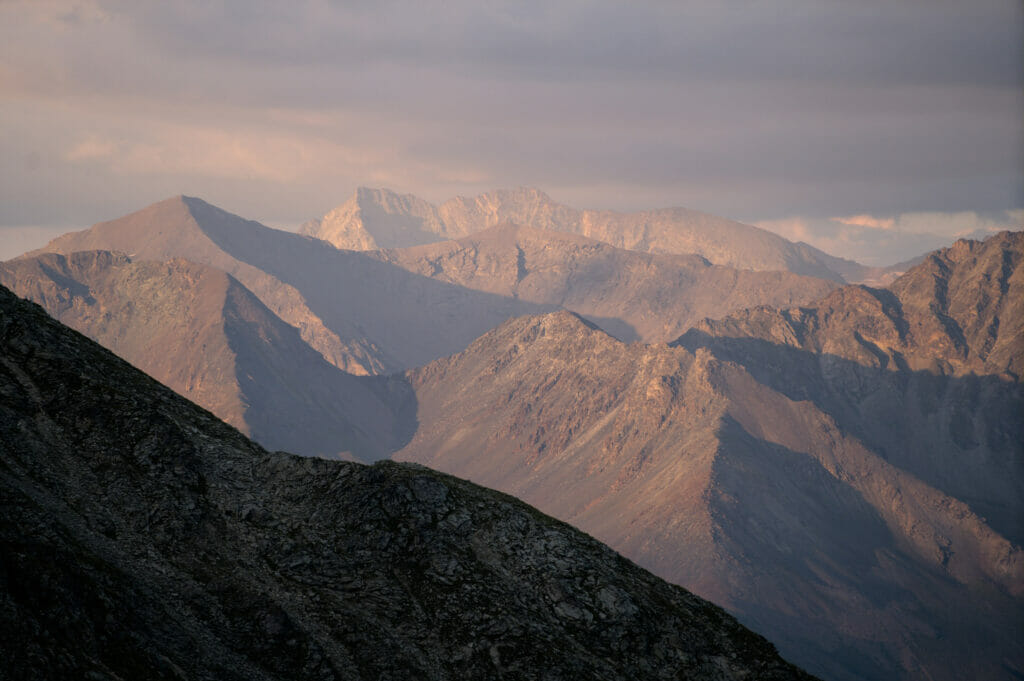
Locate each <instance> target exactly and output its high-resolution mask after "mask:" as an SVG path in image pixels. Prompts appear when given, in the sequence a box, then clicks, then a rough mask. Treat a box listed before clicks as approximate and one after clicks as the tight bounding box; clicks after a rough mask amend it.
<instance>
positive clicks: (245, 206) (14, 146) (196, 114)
mask: <svg viewBox="0 0 1024 681" xmlns="http://www.w3.org/2000/svg"><path fill="white" fill-rule="evenodd" d="M938 6H939V7H941V11H940V10H937V9H936V5H935V4H934V3H931V4H929V3H921V2H916V1H914V0H898V1H896V2H881V1H880V0H877V1H876V0H865V2H858V3H852V2H824V3H821V2H810V0H805V1H798V0H783V1H782V2H781V3H735V2H727V3H721V2H710V1H709V0H697V1H696V2H687V3H666V2H660V1H653V0H652V1H650V2H637V3H629V4H628V5H627V4H621V3H611V2H606V1H602V0H598V1H591V2H583V1H582V0H578V1H574V0H569V1H567V2H559V3H542V2H539V1H533V0H528V1H527V2H515V3H513V2H500V1H499V2H487V3H479V2H468V0H459V1H455V2H451V3H446V4H445V5H444V6H443V7H441V8H439V7H438V6H432V5H424V4H422V3H415V2H411V1H406V0H382V1H381V2H332V1H330V0H299V1H297V2H294V3H286V4H282V3H274V2H269V0H245V1H242V0H224V1H222V2H217V3H207V2H196V1H188V0H183V1H182V2H174V3H147V2H142V3H140V2H137V0H131V1H129V0H93V1H92V2H78V3H75V2H38V3H37V2H27V1H25V2H10V1H9V0H8V2H0V116H2V117H3V120H4V123H5V132H6V133H7V134H5V135H4V136H3V138H2V139H0V224H4V223H11V224H15V223H25V222H35V221H38V220H44V219H53V220H65V221H66V220H76V221H77V220H79V219H82V218H83V216H88V218H90V219H92V218H95V219H100V218H103V217H111V216H112V215H110V214H105V212H106V211H113V212H114V214H119V213H122V212H127V211H128V210H132V209H135V208H138V207H139V206H140V205H144V202H145V201H148V200H150V199H154V198H161V197H162V196H164V195H167V194H176V193H180V192H183V191H186V190H187V191H189V192H191V193H198V194H200V195H202V196H204V197H206V198H208V199H210V200H218V199H219V200H221V201H225V202H226V203H228V204H229V206H226V207H233V208H234V209H235V210H237V211H239V212H243V213H245V214H246V215H249V216H252V217H256V218H264V219H276V220H279V221H284V222H289V221H295V222H301V221H303V220H305V219H308V218H310V217H313V216H315V215H317V214H318V213H320V212H323V211H324V210H326V209H327V208H330V207H331V206H333V205H334V204H336V203H340V201H341V200H343V199H344V198H345V197H346V196H347V195H348V194H349V193H350V192H351V190H352V189H353V188H354V186H356V185H359V184H385V183H386V184H388V185H390V186H392V187H394V188H396V189H399V190H402V191H408V192H413V193H417V194H421V195H424V196H425V197H426V198H430V199H433V200H443V199H444V198H447V197H448V196H451V195H453V194H456V193H460V194H469V193H474V192H477V191H484V190H488V189H493V188H495V187H500V186H509V185H520V184H529V185H538V186H541V187H543V188H545V189H546V190H548V191H549V192H551V193H552V195H554V196H556V197H557V196H561V197H565V200H568V201H571V202H572V203H574V204H575V205H578V206H581V207H589V206H598V207H607V208H618V209H638V208H650V207H658V206H668V205H686V206H690V207H693V208H697V209H700V210H705V211H708V212H712V213H717V214H722V215H726V216H729V217H734V218H738V219H742V220H746V221H754V220H771V219H782V218H786V217H787V216H792V215H804V216H809V217H811V218H813V219H816V220H817V219H825V218H828V217H831V216H854V217H856V216H860V215H869V216H883V218H884V216H895V215H898V214H904V213H911V212H923V211H937V212H939V213H943V214H945V213H955V212H959V211H992V210H1005V209H1008V208H1016V207H1020V206H1024V181H1022V178H1024V165H1022V164H1024V126H1022V124H1021V121H1022V120H1024V88H1022V87H1021V83H1022V81H1024V76H1022V73H1021V64H1024V52H1022V50H1024V48H1022V45H1021V41H1020V40H1019V36H1020V29H1021V27H1022V22H1024V20H1022V18H1021V17H1022V16H1024V11H1022V8H1021V7H1020V6H1019V3H1018V2H1017V0H978V1H976V2H970V3H965V2H953V1H952V0H939V3H938ZM31 159H36V160H35V161H32V162H31V163H30V161H31ZM33 163H34V168H35V170H31V169H30V168H29V166H30V165H32V164H33ZM55 195H57V196H59V197H60V200H59V201H54V196H55Z"/></svg>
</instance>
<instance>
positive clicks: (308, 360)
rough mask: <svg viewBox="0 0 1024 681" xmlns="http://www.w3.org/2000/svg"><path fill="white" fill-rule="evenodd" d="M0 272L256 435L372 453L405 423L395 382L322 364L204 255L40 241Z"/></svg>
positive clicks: (300, 447) (283, 443) (388, 446)
mask: <svg viewBox="0 0 1024 681" xmlns="http://www.w3.org/2000/svg"><path fill="white" fill-rule="evenodd" d="M0 284H3V285H5V286H7V287H9V288H10V289H11V290H13V291H14V292H15V293H17V294H19V295H22V296H24V297H26V298H30V299H31V300H33V301H35V302H38V303H40V304H42V305H43V306H44V307H45V308H46V309H47V311H49V312H50V313H51V314H52V315H53V316H55V317H56V318H57V319H59V320H60V321H61V322H63V323H65V324H67V325H68V326H70V327H72V328H73V329H75V330H76V331H80V332H81V333H84V334H86V335H87V336H89V337H90V338H92V339H93V340H95V341H97V342H98V343H100V344H102V345H103V346H104V347H106V348H108V349H110V350H112V351H114V352H115V353H117V354H118V355H119V356H120V357H122V358H123V359H126V360H128V361H129V362H130V363H131V364H133V365H135V366H136V367H138V368H140V369H142V370H143V371H145V372H146V373H148V374H149V375H150V376H152V377H153V378H155V379H157V380H158V381H160V382H161V383H163V384H164V385H166V386H168V387H170V388H171V389H172V390H174V391H176V392H177V393H179V394H180V395H183V396H185V397H187V398H188V399H190V400H192V401H194V402H195V403H196V404H199V405H200V406H202V407H205V408H206V409H209V410H210V411H212V412H214V413H215V414H216V415H217V416H218V417H220V418H222V419H224V420H225V421H227V422H228V423H230V424H231V425H233V426H235V427H236V428H238V429H240V430H241V431H242V432H244V433H245V434H247V435H249V436H250V437H252V438H253V439H255V440H257V441H258V442H260V443H261V444H263V445H264V446H266V447H271V448H275V449H288V450H290V451H294V452H296V453H299V454H305V455H314V456H326V457H336V456H339V455H341V456H346V457H355V458H357V459H363V460H368V461H372V460H376V459H379V458H381V457H383V456H386V455H387V454H388V453H389V452H391V451H393V450H394V449H395V448H396V447H397V446H399V444H400V443H402V442H404V441H407V439H408V436H409V435H410V429H411V424H407V423H405V421H404V420H403V418H404V417H403V415H402V413H401V412H402V409H403V406H402V405H403V404H404V400H403V399H402V394H403V392H405V393H408V392H409V391H408V390H407V388H406V387H405V386H404V384H403V383H402V382H400V381H389V380H386V379H383V378H378V377H356V376H352V375H350V374H347V373H345V372H343V371H341V370H340V369H338V368H337V367H334V366H332V365H331V364H328V363H327V362H326V361H325V360H324V359H323V357H322V356H321V355H320V354H319V353H317V352H316V351H314V350H313V349H312V348H310V347H309V346H308V345H306V344H305V343H304V342H303V341H302V339H301V338H300V337H299V334H298V332H297V331H296V329H294V328H293V327H291V326H289V325H288V324H285V323H284V322H283V321H281V320H280V319H279V318H278V317H276V316H275V315H274V314H273V313H272V312H270V310H268V309H267V308H266V306H264V305H263V304H262V303H261V302H260V301H259V299H257V298H256V297H255V296H254V295H253V294H252V293H251V292H249V290H248V289H246V288H245V287H244V286H242V285H241V284H240V283H239V282H238V281H237V280H236V279H235V278H234V277H232V276H230V275H228V274H225V273H224V272H222V271H220V270H218V269H215V268H213V267H208V266H205V265H197V264H195V263H191V262H188V261H186V260H180V259H177V260H170V261H167V262H138V263H134V262H131V261H130V260H129V259H128V257H127V256H125V255H124V254H114V253H110V252H107V251H82V252H77V253H73V254H72V255H70V256H63V255H58V254H54V253H50V254H45V255H40V256H36V257H33V258H22V259H19V260H13V261H10V262H6V263H0ZM410 397H411V395H410Z"/></svg>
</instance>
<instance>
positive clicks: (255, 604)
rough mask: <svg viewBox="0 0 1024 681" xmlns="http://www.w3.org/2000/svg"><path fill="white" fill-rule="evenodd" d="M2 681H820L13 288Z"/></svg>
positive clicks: (494, 497) (528, 514)
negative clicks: (239, 426)
mask: <svg viewBox="0 0 1024 681" xmlns="http://www.w3.org/2000/svg"><path fill="white" fill-rule="evenodd" d="M0 489H2V494H0V507H2V512H0V545H2V547H3V550H2V551H0V566H2V569H0V634H2V635H0V641H2V642H3V643H2V644H0V645H2V649H3V654H4V665H3V670H2V672H0V677H3V678H38V679H49V678H53V679H63V678H71V677H74V678H92V679H105V678H110V679H114V678H152V679H181V678H195V679H277V678H289V679H314V678H315V679H382V678H390V679H413V678H416V679H456V678H458V679H491V678H508V679H550V680H552V681H554V680H555V679H577V678H594V679H599V678H600V679H657V678H665V679H670V678H671V679H682V678H687V679H715V680H719V679H755V678H756V679H780V680H781V679H805V678H810V677H808V676H807V675H805V674H803V673H801V672H800V671H798V670H797V669H795V668H793V667H791V666H789V665H788V664H786V663H785V662H783V661H782V660H781V659H779V657H778V656H777V654H776V653H775V651H774V649H773V648H772V647H771V645H770V644H768V643H767V642H766V641H765V640H764V639H762V638H761V637H759V636H757V635H755V634H753V633H751V632H750V631H748V630H746V629H744V628H743V627H741V626H740V625H739V624H737V623H736V621H735V620H733V619H732V618H731V617H729V616H728V615H726V614H725V613H724V612H722V611H721V610H720V609H719V608H717V607H715V606H713V605H711V604H708V603H706V602H704V601H701V600H700V599H698V598H696V597H694V596H692V595H691V594H689V593H687V592H686V591H684V590H683V589H681V588H679V587H675V586H671V585H669V584H667V583H665V582H663V581H661V580H659V579H657V578H655V577H654V576H652V575H651V574H650V573H647V572H645V571H643V570H641V569H639V568H637V567H636V566H634V565H632V564H630V563H628V562H627V561H625V560H624V559H622V558H621V557H620V556H618V555H616V554H615V553H614V552H612V551H610V550H609V549H608V548H607V547H604V546H602V545H600V544H598V543H597V542H595V541H594V540H592V539H590V538H589V537H587V536H585V535H583V534H582V533H580V532H578V531H577V530H574V529H572V528H570V527H568V526H566V525H563V524H562V523H559V522H557V521H554V520H552V519H550V518H548V517H546V516H543V515H541V514H539V513H537V512H536V511H534V510H533V509H530V508H529V507H527V506H525V505H524V504H522V503H520V502H518V501H516V500H514V499H511V498H509V497H505V496H503V495H500V494H497V493H494V492H491V491H489V490H484V489H481V488H479V487H476V486H474V485H472V484H469V483H467V482H463V481H460V480H457V479H454V478H450V477H447V476H443V475H440V474H438V473H434V472H432V471H429V470H427V469H423V468H420V467H413V466H408V465H398V464H393V463H382V464H378V465H376V466H373V467H366V466H362V465H358V464H354V463H345V462H330V461H325V460H321V459H315V458H299V457H294V456H290V455H287V454H284V453H274V454H272V453H268V452H266V451H265V450H263V449H261V448H260V447H258V446H257V445H255V444H253V443H252V442H250V441H248V440H247V439H246V438H244V437H243V436H242V435H241V434H239V433H238V432H237V431H236V430H234V429H233V428H231V427H230V426H227V425H226V424H224V423H223V422H220V421H218V420H217V419H216V418H214V417H213V416H212V415H211V414H209V413H208V412H206V411H204V410H202V409H200V408H198V407H196V406H194V405H192V404H191V403H188V402H187V401H185V400H183V399H182V398H180V397H179V396H177V395H175V394H174V393H173V392H171V391H170V390H168V389H166V388H164V387H163V386H161V385H159V384H158V383H156V382H155V381H153V380H151V379H149V378H148V377H146V376H145V375H143V374H141V373H140V372H138V371H137V370H135V369H133V368H131V367H130V366H129V365H128V364H126V363H125V362H123V361H121V360H119V359H118V358H116V357H115V356H113V355H112V354H110V353H109V352H108V351H106V350H104V349H102V348H100V347H99V346H97V345H95V344H93V343H92V342H91V341H88V340H87V339H86V338H84V337H83V336H81V335H79V334H77V333H75V332H73V331H71V330H69V329H67V328H66V327H63V326H61V325H59V324H58V323H56V322H54V321H53V320H52V319H50V318H49V317H48V316H47V315H46V314H45V313H44V312H43V310H42V309H41V308H39V307H37V306H35V305H33V304H30V303H27V302H24V301H20V300H18V299H17V298H16V297H15V296H14V295H12V294H11V293H9V292H8V291H7V290H6V289H3V288H0Z"/></svg>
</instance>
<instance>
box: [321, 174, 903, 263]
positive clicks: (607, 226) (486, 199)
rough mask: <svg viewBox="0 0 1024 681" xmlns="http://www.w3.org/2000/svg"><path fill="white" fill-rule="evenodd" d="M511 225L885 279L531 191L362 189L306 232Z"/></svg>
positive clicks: (411, 235) (401, 232)
mask: <svg viewBox="0 0 1024 681" xmlns="http://www.w3.org/2000/svg"><path fill="white" fill-rule="evenodd" d="M505 222H513V223H515V224H519V225H524V226H528V227H533V228H536V229H545V230H553V231H560V232H570V233H573V234H579V235H582V236H586V237H589V238H591V239H595V240H597V241H602V242H604V243H607V244H610V245H612V246H615V247H617V248H623V249H627V250H633V251H640V252H644V253H669V254H697V255H700V256H702V257H704V258H706V259H707V260H709V261H711V262H713V263H715V264H716V265H724V266H728V267H735V268H738V269H750V270H760V271H770V270H780V271H788V272H792V273H795V274H801V275H805V276H811V277H818V278H823V279H831V280H833V281H838V282H842V281H860V280H864V279H875V280H877V279H878V278H880V277H884V276H885V271H884V268H869V267H865V266H863V265H860V264H859V263H855V262H853V261H850V260H843V259H841V258H836V257H833V256H830V255H828V254H827V253H823V252H822V251H819V250H818V249H816V248H814V247H812V246H809V245H807V244H804V243H793V242H791V241H787V240H786V239H784V238H782V237H780V236H778V235H776V234H773V233H771V232H767V231H765V230H763V229H759V228H757V227H753V226H751V225H745V224H742V223H739V222H735V221H733V220H727V219H725V218H720V217H716V216H714V215H708V214H706V213H700V212H697V211H694V210H688V209H685V208H666V209H662V210H649V211H642V212H637V213H617V212H615V211H606V210H578V209H575V208H570V207H568V206H564V205H562V204H559V203H556V202H554V201H552V200H551V198H550V197H549V196H548V195H547V194H545V193H544V192H542V191H540V190H537V189H531V188H526V187H520V188H518V189H512V190H498V191H493V192H488V193H486V194H481V195H479V196H475V197H471V198H466V197H456V198H454V199H450V200H448V201H445V202H444V203H443V204H441V205H440V206H434V205H432V204H429V203H427V202H425V201H423V200H421V199H417V198H416V197H414V196H411V195H398V194H395V193H394V192H391V191H390V190H387V189H366V188H359V189H357V190H356V192H355V194H354V195H353V197H352V198H351V199H349V200H348V201H347V202H346V203H344V204H342V205H341V206H339V207H338V208H336V209H335V210H333V211H331V212H330V213H328V214H327V215H325V216H324V217H323V218H320V219H318V220H313V221H311V222H309V223H307V224H306V225H304V226H303V228H302V231H303V233H304V234H308V235H309V236H314V237H317V238H320V239H324V240H325V241H329V242H330V243H332V244H334V245H335V246H337V247H338V248H346V249H355V250H369V249H372V248H380V247H391V248H394V247H405V246H415V245H420V244H424V243H431V242H435V241H444V240H446V239H455V238H461V237H464V236H467V235H470V234H473V233H475V232H478V231H481V230H485V229H489V228H491V227H494V226H496V225H500V224H502V223H505Z"/></svg>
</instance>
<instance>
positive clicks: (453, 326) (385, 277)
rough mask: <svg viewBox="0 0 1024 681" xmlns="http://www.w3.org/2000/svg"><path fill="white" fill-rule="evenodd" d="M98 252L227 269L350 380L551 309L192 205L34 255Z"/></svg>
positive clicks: (157, 208)
mask: <svg viewBox="0 0 1024 681" xmlns="http://www.w3.org/2000/svg"><path fill="white" fill-rule="evenodd" d="M92 249H104V250H117V251H122V252H125V253H128V254H129V255H130V256H131V257H132V259H133V260H167V259H170V258H185V259H187V260H190V261H193V262H197V263H201V264H205V265H211V266H213V267H216V268H218V269H221V270H224V271H225V272H227V273H229V274H231V275H232V276H234V277H235V278H236V279H238V280H239V281H240V282H241V283H242V284H243V285H244V286H245V287H246V288H248V289H249V290H250V291H252V292H253V293H254V294H255V295H256V296H257V297H258V298H259V299H260V300H261V301H263V303H264V304H265V305H266V306H267V307H268V308H270V310H271V311H273V312H274V314H276V315H277V316H278V317H280V318H281V319H283V320H284V321H285V322H287V323H289V324H291V325H292V326H295V327H296V328H298V329H299V331H300V333H301V335H302V338H303V339H304V340H305V341H306V342H307V343H309V345H310V346H312V347H313V348H314V349H316V350H317V351H318V352H320V353H321V354H323V356H324V357H325V358H326V359H327V360H328V361H330V362H331V363H332V364H335V365H336V366H338V367H340V368H342V369H345V370H347V371H349V372H350V373H387V372H390V371H394V370H397V369H404V368H408V367H413V366H418V365H422V364H425V363H426V362H429V361H431V360H433V359H436V358H438V357H443V356H445V355H447V354H450V353H452V352H456V351H458V350H460V349H462V348H464V347H465V346H466V345H468V344H469V343H470V342H471V341H472V340H473V339H474V338H476V337H478V336H479V335H480V334H482V333H484V332H485V331H487V330H488V329H490V328H493V327H494V326H496V325H497V324H499V323H501V322H502V321H504V320H506V319H508V318H509V317H513V316H516V315H521V314H527V313H535V312H539V311H545V310H548V309H550V308H545V307H542V306H538V305H534V304H530V303H526V302H523V301H518V300H515V299H512V298H505V297H502V296H495V295H492V294H488V293H483V292H479V291H471V290H468V289H465V288H462V287H459V286H454V285H452V284H447V283H444V282H440V281H435V280H432V279H429V278H426V277H422V276H419V275H416V274H412V273H410V272H407V271H405V270H403V269H401V268H399V267H396V266H394V265H390V264H387V263H384V262H381V261H380V260H379V259H376V258H374V257H371V256H370V255H368V254H365V253H356V252H352V251H339V250H338V249H336V248H333V247H331V246H329V245H328V244H325V243H323V242H322V241H319V240H317V239H311V238H308V237H303V236H299V235H297V234H292V233H289V232H283V231H280V230H276V229H270V228H269V227H265V226H263V225H261V224H259V223H258V222H253V221H251V220H244V219H242V218H240V217H238V216H237V215H232V214H231V213H228V212H226V211H223V210H221V209H219V208H217V207H215V206H211V205H210V204H208V203H206V202H204V201H202V200H200V199H195V198H190V197H176V198H173V199H167V200H166V201H161V202H160V203H157V204H154V205H152V206H149V207H148V208H145V209H143V210H141V211H139V212H137V213H133V214H131V215H128V216H126V217H124V218H120V219H119V220H113V221H111V222H104V223H99V224H97V225H94V226H93V227H92V228H90V229H87V230H85V231H82V232H75V233H72V234H66V235H64V236H61V237H59V238H57V239H54V240H53V241H51V242H50V243H49V244H47V245H46V246H45V247H43V248H42V249H40V250H39V251H37V252H33V253H30V254H28V255H36V254H38V253H42V252H57V253H64V254H67V253H72V252H75V251H80V250H92ZM23 257H24V256H23Z"/></svg>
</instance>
